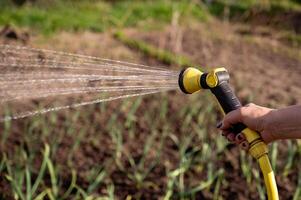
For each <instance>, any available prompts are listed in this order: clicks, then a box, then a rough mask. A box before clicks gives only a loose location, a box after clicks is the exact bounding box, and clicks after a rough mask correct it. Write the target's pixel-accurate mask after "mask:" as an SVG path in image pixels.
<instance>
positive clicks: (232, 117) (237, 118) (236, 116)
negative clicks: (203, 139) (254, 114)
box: [220, 108, 242, 130]
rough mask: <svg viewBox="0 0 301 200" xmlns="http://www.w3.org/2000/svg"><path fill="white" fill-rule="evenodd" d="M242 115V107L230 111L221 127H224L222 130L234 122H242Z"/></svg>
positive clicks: (228, 127)
mask: <svg viewBox="0 0 301 200" xmlns="http://www.w3.org/2000/svg"><path fill="white" fill-rule="evenodd" d="M241 116H242V115H241V108H239V109H237V110H234V111H231V112H229V113H228V114H227V115H226V116H225V118H224V120H223V123H222V126H221V127H220V129H222V130H226V129H230V128H231V127H232V125H233V124H237V123H239V122H242V119H241Z"/></svg>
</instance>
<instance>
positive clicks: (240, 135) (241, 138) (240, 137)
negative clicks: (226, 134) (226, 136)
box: [235, 133, 246, 144]
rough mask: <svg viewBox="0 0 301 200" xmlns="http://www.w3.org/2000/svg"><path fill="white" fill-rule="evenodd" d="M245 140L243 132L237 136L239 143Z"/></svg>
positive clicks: (236, 139) (236, 140)
mask: <svg viewBox="0 0 301 200" xmlns="http://www.w3.org/2000/svg"><path fill="white" fill-rule="evenodd" d="M244 140H246V138H245V136H244V134H242V133H239V134H237V135H236V136H235V142H236V143H237V144H240V143H241V142H242V141H244Z"/></svg>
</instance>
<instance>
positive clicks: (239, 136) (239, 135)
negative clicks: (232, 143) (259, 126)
mask: <svg viewBox="0 0 301 200" xmlns="http://www.w3.org/2000/svg"><path fill="white" fill-rule="evenodd" d="M236 137H237V139H238V140H239V141H242V140H243V139H244V137H243V136H242V135H241V134H238V135H237V136H236Z"/></svg>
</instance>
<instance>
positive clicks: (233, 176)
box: [0, 22, 301, 200]
mask: <svg viewBox="0 0 301 200" xmlns="http://www.w3.org/2000/svg"><path fill="white" fill-rule="evenodd" d="M238 29H239V27H236V26H230V25H229V24H223V23H219V22H215V24H206V25H205V24H192V25H191V26H187V27H177V28H176V29H175V27H167V28H166V29H165V30H163V31H148V32H143V31H139V30H136V29H128V30H127V31H126V34H127V35H128V36H129V37H133V38H136V39H140V40H143V41H146V42H148V43H150V44H153V45H155V46H157V47H160V48H166V49H169V50H171V51H174V52H177V53H182V54H184V55H186V56H188V57H189V58H191V59H192V60H193V61H194V62H195V63H199V65H200V66H203V68H204V69H205V68H206V69H210V68H211V67H216V66H225V67H226V68H227V69H228V70H229V72H230V74H231V77H232V79H231V84H232V86H233V87H234V88H235V90H236V92H237V94H238V96H239V98H240V99H241V100H242V101H243V103H247V102H250V101H252V102H255V103H258V104H261V105H268V106H275V107H276V106H277V107H279V106H285V105H291V104H296V103H301V99H300V96H301V82H300V77H301V61H300V49H299V50H298V49H297V50H294V51H293V52H294V53H295V52H297V54H294V53H291V52H290V51H289V50H290V49H291V48H290V47H287V46H285V44H283V43H281V42H280V41H278V40H275V39H273V38H271V37H266V36H262V35H254V36H253V37H252V38H250V37H248V36H244V35H242V34H240V33H239V32H238V31H237V30H238ZM273 34H274V33H272V34H271V35H273ZM1 40H2V43H11V42H13V43H15V42H16V41H11V39H9V38H4V37H2V39H1ZM29 45H30V46H34V47H40V48H46V49H56V50H62V51H68V52H74V53H80V54H87V55H92V56H100V55H101V57H107V58H112V59H119V60H127V61H130V62H136V63H143V64H150V65H161V64H160V62H158V61H156V60H154V59H152V58H149V57H146V56H145V55H142V54H141V53H139V52H136V51H135V50H132V49H129V48H128V47H126V46H124V45H123V44H122V43H120V42H119V41H116V40H115V39H114V37H113V36H112V34H111V33H103V34H96V33H90V32H82V33H59V34H57V35H56V37H52V38H48V39H47V40H45V39H44V38H43V37H39V36H35V37H32V38H31V40H30V41H29ZM283 49H288V50H287V51H283ZM166 67H167V68H173V69H179V67H177V66H166ZM168 96H169V98H170V99H173V101H171V102H170V103H169V104H168V111H167V112H168V116H171V118H172V116H173V115H174V113H177V112H178V108H179V107H181V106H183V105H184V103H183V102H185V101H187V97H182V96H181V97H179V94H178V93H175V92H172V93H170V94H169V95H168ZM154 99H155V100H154ZM159 101H160V97H155V96H150V97H146V98H144V101H143V104H142V106H140V107H139V108H138V110H137V112H136V116H137V118H138V119H137V120H136V121H135V123H134V125H133V126H134V127H135V132H134V133H131V132H130V131H129V129H128V128H127V127H124V138H123V139H124V141H123V143H124V152H123V153H122V154H123V156H122V158H121V160H120V162H121V166H117V165H111V163H112V162H114V161H113V160H112V157H113V155H114V153H115V149H114V141H113V140H112V138H111V136H110V134H109V132H108V131H106V130H105V124H107V123H108V120H109V119H108V117H107V114H106V115H104V114H103V113H102V111H101V110H100V108H99V106H91V107H90V108H79V112H80V113H82V114H83V115H82V116H80V117H79V118H78V119H77V120H75V121H74V128H75V130H81V128H80V127H81V125H82V124H86V123H89V124H93V126H95V127H92V126H91V127H88V128H87V129H86V130H85V135H84V137H85V140H83V141H82V143H81V144H80V148H77V149H75V150H74V152H73V154H72V156H71V158H70V154H69V153H70V152H72V151H73V150H72V146H73V144H74V143H75V142H76V141H74V138H73V137H72V135H70V134H69V135H68V134H67V133H68V131H69V129H68V124H65V123H64V122H65V121H66V118H67V116H68V113H70V112H72V110H70V111H66V112H65V113H60V117H59V119H58V121H57V123H56V124H55V128H53V127H52V128H53V130H52V131H51V133H52V132H55V131H56V130H60V131H59V132H60V133H62V135H48V136H45V137H40V136H39V134H40V133H31V134H36V136H35V138H37V139H36V141H32V142H35V145H36V147H35V149H42V147H43V146H42V143H43V142H44V141H48V142H50V143H51V141H53V140H60V145H59V147H58V148H57V150H56V152H53V154H54V155H53V159H54V163H56V164H57V165H58V166H60V170H61V171H65V172H66V173H62V175H61V177H60V179H61V180H63V181H62V185H61V187H62V188H64V189H65V190H67V189H68V187H69V184H70V182H71V174H70V173H71V172H70V171H71V170H70V169H76V171H77V172H78V174H77V175H78V179H77V184H78V185H80V186H81V187H82V188H86V187H87V185H88V183H89V180H88V178H87V177H89V174H88V172H89V171H90V170H91V169H93V168H96V166H101V165H104V166H103V167H104V168H106V170H108V171H109V172H108V174H110V176H109V179H107V180H106V182H105V184H109V183H114V186H115V194H116V195H117V197H118V198H119V199H125V198H126V197H127V195H132V196H133V197H134V198H135V199H158V198H161V197H162V196H164V195H165V194H164V192H165V191H166V187H167V174H166V172H167V171H169V170H170V169H175V168H176V167H177V164H178V163H179V156H178V151H179V149H178V147H177V145H175V143H174V141H173V140H172V139H171V138H168V139H167V141H166V143H165V145H164V147H163V149H162V156H161V157H160V163H159V164H158V165H156V167H154V168H153V169H151V172H150V174H149V176H147V178H146V180H145V181H144V183H143V184H144V185H139V184H138V185H137V183H136V182H135V181H133V180H132V179H131V178H130V177H128V176H127V173H128V172H133V171H134V170H136V169H135V168H133V167H132V166H131V163H129V162H128V160H127V159H126V157H127V156H126V155H127V154H130V155H131V156H132V158H133V160H134V161H136V162H138V161H139V160H140V159H141V155H142V154H143V147H144V140H145V137H146V136H147V135H149V134H150V133H151V130H150V128H149V124H148V123H147V121H146V120H145V119H144V118H143V116H144V112H145V109H146V107H147V108H154V113H153V114H154V116H153V118H154V119H155V118H156V115H155V113H156V112H159V111H157V110H155V109H156V108H158V107H159V106H158V103H159V104H160V102H159ZM120 106H121V103H120V102H118V101H116V102H112V103H109V104H106V110H105V113H115V112H117V111H118V113H119V116H118V119H119V120H118V124H119V125H121V126H122V125H123V124H124V123H125V120H126V117H127V114H126V113H127V112H126V111H123V112H121V111H120V110H121V108H120ZM87 109H91V110H94V111H93V112H89V111H87ZM173 123H174V124H175V127H172V128H171V130H170V131H171V132H173V133H174V134H175V135H176V136H177V137H179V138H181V137H183V136H185V134H184V133H181V131H180V128H179V127H177V126H179V125H177V124H181V123H182V122H181V121H174V122H173ZM28 124H30V119H25V120H20V121H15V122H13V124H12V127H13V128H12V129H13V130H12V134H11V135H10V136H9V138H8V140H7V143H6V144H5V145H1V148H0V150H1V152H6V153H7V155H8V157H10V156H11V157H13V156H14V154H15V151H16V149H17V147H18V146H20V145H25V144H26V143H27V142H28V141H26V138H24V136H22V134H21V133H22V130H24V127H27V126H28ZM118 124H116V126H118ZM159 125H160V126H159V127H164V122H159ZM49 127H51V124H50V123H49ZM209 127H211V128H209V129H212V130H208V132H215V130H214V126H213V125H212V126H209ZM0 130H3V125H1V126H0ZM62 130H63V131H62ZM159 131H160V130H159ZM63 133H64V134H63ZM99 133H101V134H99ZM73 134H80V133H79V131H74V133H73ZM210 137H211V136H210ZM212 137H213V138H214V137H215V136H212ZM155 138H156V140H159V139H160V136H157V137H155ZM156 144H157V143H156ZM157 148H159V147H157ZM154 149H156V148H154ZM28 151H29V150H28ZM154 155H155V154H154V152H150V153H149V155H147V159H146V161H145V162H146V163H145V164H144V165H145V166H149V165H151V164H152V163H153V161H154V160H155V156H154ZM279 156H280V157H281V156H285V155H282V154H280V155H279ZM212 160H213V162H214V163H216V165H217V167H219V168H223V169H224V170H225V171H226V173H225V180H226V183H223V184H222V186H221V191H220V194H221V195H222V196H223V197H224V198H225V199H241V200H243V199H258V198H259V197H258V193H257V189H256V187H255V184H248V183H247V182H246V180H245V178H244V177H243V176H242V172H241V171H240V169H239V166H238V161H239V153H238V151H237V149H236V148H235V147H234V145H231V144H229V145H228V146H227V148H226V150H225V151H224V152H222V153H220V154H219V156H218V157H216V158H212ZM67 161H68V162H67ZM40 162H41V161H40V159H38V158H37V159H36V161H35V165H36V166H37V168H38V166H40V164H41V163H40ZM37 173H38V172H35V174H34V175H37ZM297 174H298V169H296V170H292V171H291V172H290V174H289V176H288V177H287V178H283V177H282V176H281V174H279V175H278V176H277V179H278V182H279V192H280V196H281V197H282V199H291V198H292V194H293V192H294V189H295V188H296V183H297ZM191 177H193V178H191ZM204 178H206V173H205V172H204V171H203V172H198V171H189V172H187V177H186V179H187V180H192V181H194V182H196V183H197V182H198V180H203V179H204ZM49 182H50V180H49ZM152 183H156V184H155V185H154V184H152ZM7 185H8V183H7V180H6V178H5V177H4V176H3V175H0V186H4V187H0V193H2V197H1V196H0V198H4V199H13V195H12V194H11V193H10V192H8V190H9V187H7ZM95 192H96V193H97V194H107V192H106V186H105V185H103V186H102V187H100V188H99V189H98V190H97V191H95ZM213 193H214V190H213V188H210V189H209V190H204V191H200V192H198V193H196V195H195V196H196V198H197V199H212V198H213Z"/></svg>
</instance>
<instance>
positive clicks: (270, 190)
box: [258, 154, 279, 200]
mask: <svg viewBox="0 0 301 200" xmlns="http://www.w3.org/2000/svg"><path fill="white" fill-rule="evenodd" d="M258 163H259V166H260V169H261V172H262V174H263V178H264V183H265V188H266V190H267V194H268V199H272V200H278V199H279V197H278V189H277V184H276V180H275V175H274V172H273V169H272V167H271V164H270V160H269V157H268V155H267V154H265V155H263V156H261V157H260V158H259V159H258Z"/></svg>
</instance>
